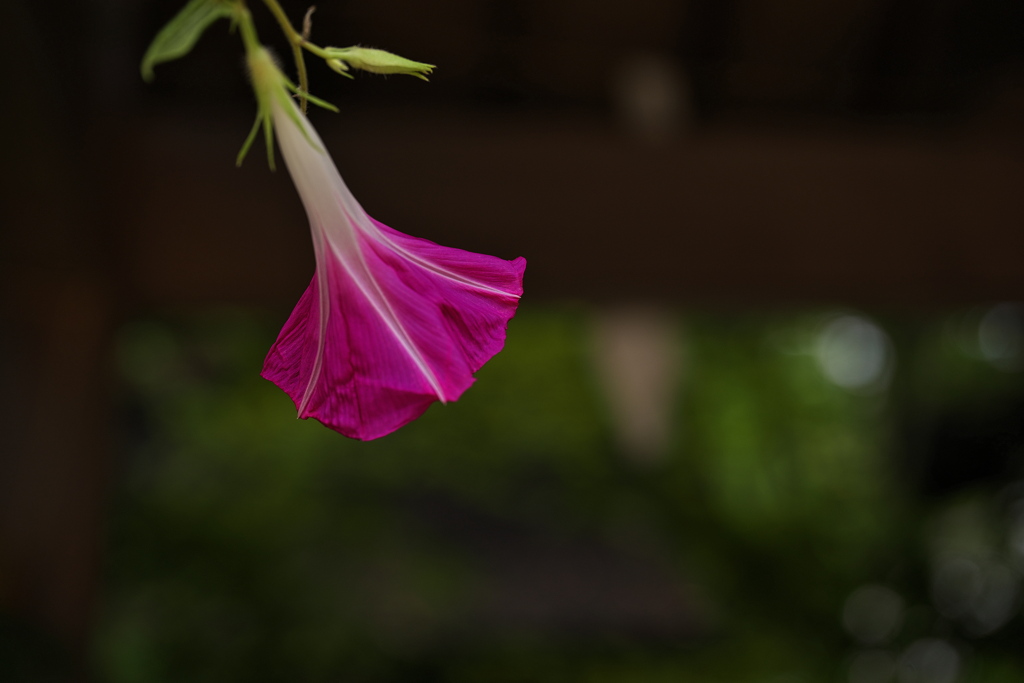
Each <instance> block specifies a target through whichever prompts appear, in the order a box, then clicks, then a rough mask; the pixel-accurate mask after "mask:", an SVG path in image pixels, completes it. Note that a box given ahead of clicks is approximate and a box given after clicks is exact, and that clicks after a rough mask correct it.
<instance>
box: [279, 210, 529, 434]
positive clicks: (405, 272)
mask: <svg viewBox="0 0 1024 683" xmlns="http://www.w3.org/2000/svg"><path fill="white" fill-rule="evenodd" d="M373 224H374V226H375V227H376V228H378V230H379V232H378V234H375V235H364V234H360V240H359V243H360V246H361V248H362V253H363V255H364V257H365V262H366V266H367V270H368V272H369V273H370V274H371V275H372V277H373V280H374V281H375V283H376V284H377V285H378V286H379V290H380V295H381V297H382V299H383V301H385V302H386V304H387V306H389V307H390V314H384V315H382V313H381V312H380V311H379V310H378V306H377V305H375V302H374V301H373V300H372V299H371V298H370V297H368V296H366V294H365V293H364V291H363V288H362V287H361V285H360V283H359V282H358V281H357V278H356V277H353V274H352V273H351V272H350V270H349V269H348V268H346V267H345V265H344V263H343V262H342V260H341V259H339V258H336V257H334V256H333V255H331V254H325V256H324V258H323V259H322V263H321V264H320V266H319V267H318V272H317V276H315V277H314V278H313V281H312V282H311V283H310V285H309V288H307V290H306V292H305V293H304V294H303V296H302V298H301V299H300V300H299V303H298V305H297V306H296V307H295V310H294V311H293V312H292V315H291V317H290V318H289V319H288V322H287V323H286V324H285V326H284V329H283V330H282V331H281V334H280V336H279V337H278V339H277V342H276V343H275V344H274V345H273V347H272V348H271V349H270V353H269V354H268V356H267V359H266V362H265V363H264V368H263V376H264V377H265V378H266V379H269V380H270V381H272V382H274V383H275V384H277V385H278V386H279V387H281V388H282V389H283V390H284V391H285V393H287V394H288V395H289V396H290V397H291V398H292V400H293V401H295V404H296V406H297V407H299V408H300V414H299V417H302V418H308V417H315V418H316V419H318V420H319V421H320V422H322V423H324V424H325V425H327V426H328V427H330V428H331V429H334V430H336V431H338V432H341V433H342V434H344V435H345V436H349V437H352V438H356V439H375V438H377V437H380V436H384V435H385V434H388V433H390V432H392V431H394V430H396V429H398V428H399V427H401V426H403V425H405V424H407V423H409V422H411V421H412V420H414V419H416V418H417V417H419V416H420V415H422V414H423V412H424V411H425V410H426V409H427V408H428V407H429V406H430V404H431V403H433V402H434V401H436V400H439V399H440V400H442V401H454V400H456V399H457V398H459V396H461V395H462V393H463V392H464V391H465V390H466V389H467V388H468V387H469V386H470V385H471V384H472V383H473V381H474V380H473V376H472V373H473V372H475V371H476V370H479V369H480V367H481V366H482V365H483V364H484V363H486V362H487V361H488V360H489V359H490V358H491V357H492V356H494V354H496V353H497V352H498V351H500V350H501V348H502V346H503V345H504V343H505V330H506V327H507V325H508V321H509V319H511V318H512V316H513V315H514V314H515V310H516V306H517V304H518V298H519V295H520V294H521V293H522V276H523V271H524V269H525V267H526V260H525V259H523V258H518V259H516V260H514V261H505V260H503V259H499V258H496V257H494V256H486V255H483V254H474V253H472V252H468V251H463V250H461V249H452V248H448V247H442V246H440V245H438V244H435V243H433V242H430V241H428V240H423V239H418V238H415V237H410V236H408V235H403V234H402V233H400V232H398V231H395V230H392V229H391V228H388V227H387V226H385V225H383V224H381V223H377V222H376V221H373ZM320 269H326V277H323V276H322V273H321V272H320ZM321 282H326V287H327V292H326V301H327V302H328V305H327V306H326V311H327V320H326V325H325V326H324V328H323V330H322V331H321V314H320V311H321V289H320V288H321ZM389 316H390V317H391V319H390V320H389ZM396 325H397V326H398V327H399V328H400V329H399V330H396V329H395V326H396ZM410 346H411V348H410ZM417 356H418V357H417ZM424 367H425V369H426V372H424ZM428 373H429V375H430V376H432V379H433V381H431V377H430V376H428ZM310 389H311V391H310V392H309V395H308V397H307V396H306V394H307V390H310ZM303 403H305V405H303Z"/></svg>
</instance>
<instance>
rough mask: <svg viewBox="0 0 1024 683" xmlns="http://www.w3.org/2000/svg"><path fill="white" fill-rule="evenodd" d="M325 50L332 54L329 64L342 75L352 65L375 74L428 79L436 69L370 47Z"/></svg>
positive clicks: (429, 65) (430, 65) (354, 67)
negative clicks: (405, 75)
mask: <svg viewBox="0 0 1024 683" xmlns="http://www.w3.org/2000/svg"><path fill="white" fill-rule="evenodd" d="M325 52H327V53H328V54H329V55H330V57H329V58H328V60H327V64H328V66H330V67H331V68H332V69H334V70H335V71H337V72H338V73H340V74H342V75H346V74H344V72H345V71H348V69H349V67H351V68H353V69H360V70H362V71H369V72H371V73H375V74H409V75H410V76H415V77H417V78H422V79H423V80H427V76H426V74H429V73H430V72H431V71H433V69H434V65H433V64H424V63H423V62H414V61H412V60H411V59H406V58H405V57H399V56H398V55H395V54H391V53H390V52H385V51H384V50H375V49H373V48H369V47H343V48H339V47H329V48H326V50H325Z"/></svg>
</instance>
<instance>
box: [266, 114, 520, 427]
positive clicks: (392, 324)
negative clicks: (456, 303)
mask: <svg viewBox="0 0 1024 683" xmlns="http://www.w3.org/2000/svg"><path fill="white" fill-rule="evenodd" d="M273 102H274V104H277V101H276V100H273ZM288 102H289V106H291V107H293V108H294V110H295V113H298V108H297V107H295V105H294V104H293V103H291V101H290V100H289V101H288ZM273 114H274V119H275V127H276V128H277V129H278V140H279V144H280V146H281V152H282V156H284V158H285V163H286V164H287V166H288V170H289V171H290V172H291V174H292V178H293V180H294V182H295V186H296V188H297V189H298V191H299V195H300V197H301V198H302V202H303V205H304V206H305V208H306V212H307V214H308V215H309V219H310V226H311V228H312V232H313V240H314V248H315V249H316V252H317V253H316V256H317V286H318V289H319V310H320V320H319V327H320V330H319V338H318V340H317V351H316V358H315V360H314V363H313V371H312V372H311V373H310V378H309V382H308V383H307V385H306V389H305V391H304V392H303V398H302V400H301V401H300V404H299V411H298V412H299V415H300V416H302V415H303V414H304V411H305V408H306V406H307V405H308V403H309V401H310V399H311V397H312V395H313V392H314V390H315V387H316V384H317V382H318V381H319V379H320V375H321V374H322V372H323V360H324V350H325V346H326V339H327V334H326V330H327V323H328V318H329V315H330V287H329V285H328V273H327V268H326V257H327V253H326V249H325V247H329V248H330V250H331V252H332V253H333V255H334V256H336V257H337V258H338V259H339V261H340V262H341V263H342V265H343V266H344V267H345V269H346V270H347V271H348V272H349V274H350V275H351V276H352V278H353V280H354V281H355V283H356V286H358V287H359V289H360V291H361V292H362V293H363V296H365V297H366V299H367V301H368V302H369V303H370V305H371V306H373V308H374V310H375V311H376V313H377V315H379V316H380V318H381V320H382V321H383V322H384V324H385V325H386V326H387V327H388V329H389V330H390V332H391V334H392V335H394V337H395V338H396V340H397V341H398V342H399V344H400V345H401V346H402V348H404V349H405V351H406V353H407V354H408V355H409V357H410V359H411V360H412V362H413V364H414V365H415V366H416V368H417V370H419V372H420V373H421V374H422V375H423V377H424V379H425V380H426V381H427V383H428V384H429V385H430V387H431V389H432V390H433V391H434V394H435V395H436V396H437V398H438V399H439V400H440V401H441V402H442V403H443V402H445V400H446V397H445V395H444V390H443V389H442V387H441V384H440V382H439V381H438V379H437V376H436V375H435V374H434V372H433V371H432V370H431V369H430V366H429V365H428V364H427V361H426V359H425V358H424V356H423V354H422V352H421V351H420V350H419V348H418V347H417V346H416V343H415V342H414V341H413V339H412V337H411V336H410V335H409V333H408V331H406V329H405V327H404V326H403V325H402V323H401V321H400V320H399V319H398V316H397V315H396V314H395V312H394V310H393V308H392V306H391V303H390V302H389V301H388V298H387V296H386V294H385V293H384V290H383V289H382V288H381V286H380V284H379V283H378V282H377V280H376V278H375V277H374V276H373V273H372V272H371V271H370V269H369V267H368V266H367V265H366V261H365V259H364V258H363V254H362V251H361V250H360V247H359V245H358V241H357V238H356V234H355V229H356V228H357V226H358V228H359V229H361V230H362V231H363V232H371V233H379V230H377V228H376V226H374V225H373V224H372V223H371V222H370V220H369V216H367V215H366V212H365V211H363V209H362V207H361V206H360V205H359V203H358V202H357V201H356V199H355V197H354V196H352V193H351V192H350V191H349V189H348V187H347V186H346V185H345V182H344V180H342V178H341V174H340V173H338V169H337V168H336V167H335V166H334V162H333V161H332V160H331V158H330V156H329V155H328V154H326V153H325V152H322V151H320V150H318V149H316V148H315V147H313V146H312V145H310V143H309V140H307V139H306V136H308V137H309V138H310V139H312V140H313V141H314V142H315V143H317V145H318V146H319V147H320V148H321V149H324V147H323V142H322V141H321V140H320V137H319V136H318V135H317V133H316V130H315V129H314V128H313V127H312V126H311V125H309V124H308V122H306V121H305V119H303V118H300V119H299V120H300V121H302V123H303V125H304V127H305V129H306V131H305V135H303V131H301V130H298V129H297V128H296V127H295V126H294V121H293V120H292V119H291V118H290V117H289V116H288V113H287V112H285V111H282V110H281V108H280V106H274V107H273ZM299 116H300V117H301V116H302V115H301V114H299ZM310 162H312V164H311V163H310ZM322 185H326V192H324V189H323V188H321V187H318V186H322ZM322 195H323V196H327V197H329V199H324V198H323V196H322ZM324 201H328V202H331V204H324V205H323V206H328V210H329V211H330V212H332V213H333V210H334V209H340V214H341V215H340V216H337V218H338V219H340V221H339V222H337V223H336V222H335V221H333V220H331V218H334V217H332V216H322V215H321V214H320V211H318V207H320V206H321V202H324ZM333 202H337V204H336V205H334V204H333ZM360 224H361V225H360ZM381 237H383V235H381ZM346 243H347V244H346ZM346 247H347V248H346ZM400 251H402V252H403V254H405V253H406V252H405V250H400ZM353 257H354V258H353ZM353 260H354V261H356V263H353ZM416 260H417V261H421V259H416ZM475 284H476V286H479V287H480V288H482V289H491V288H489V287H487V286H486V285H483V284H482V283H475ZM499 291H500V290H499ZM506 294H507V293H506Z"/></svg>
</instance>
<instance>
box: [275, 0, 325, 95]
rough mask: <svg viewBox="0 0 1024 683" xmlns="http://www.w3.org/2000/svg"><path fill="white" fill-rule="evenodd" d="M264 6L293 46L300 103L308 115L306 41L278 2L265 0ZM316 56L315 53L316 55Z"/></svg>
mask: <svg viewBox="0 0 1024 683" xmlns="http://www.w3.org/2000/svg"><path fill="white" fill-rule="evenodd" d="M263 4H264V5H266V6H267V9H269V10H270V13H271V14H273V15H274V18H275V19H277V23H278V24H279V25H280V26H281V30H282V31H284V34H285V36H286V37H287V38H288V42H289V43H291V46H292V57H293V58H294V59H295V70H296V72H297V74H298V77H299V91H300V92H299V103H300V104H301V105H302V113H303V114H305V113H306V97H305V94H304V93H307V92H309V77H308V76H307V75H306V61H305V59H304V55H303V54H302V48H303V47H304V46H305V45H306V44H307V41H306V39H305V38H304V37H303V36H302V34H301V33H299V32H298V31H296V30H295V27H294V26H292V22H291V21H289V20H288V15H287V14H285V13H284V10H283V9H282V8H281V5H280V4H278V2H277V0H263ZM314 54H315V53H314Z"/></svg>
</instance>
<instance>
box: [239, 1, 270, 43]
mask: <svg viewBox="0 0 1024 683" xmlns="http://www.w3.org/2000/svg"><path fill="white" fill-rule="evenodd" d="M236 16H237V17H238V26H239V28H240V29H241V32H242V44H243V45H245V51H246V52H255V51H256V50H260V49H262V48H263V46H262V45H261V44H260V39H259V36H257V35H256V25H255V24H254V23H253V22H252V14H250V13H249V10H248V8H246V6H245V4H244V3H239V4H238V14H237V15H236Z"/></svg>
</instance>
